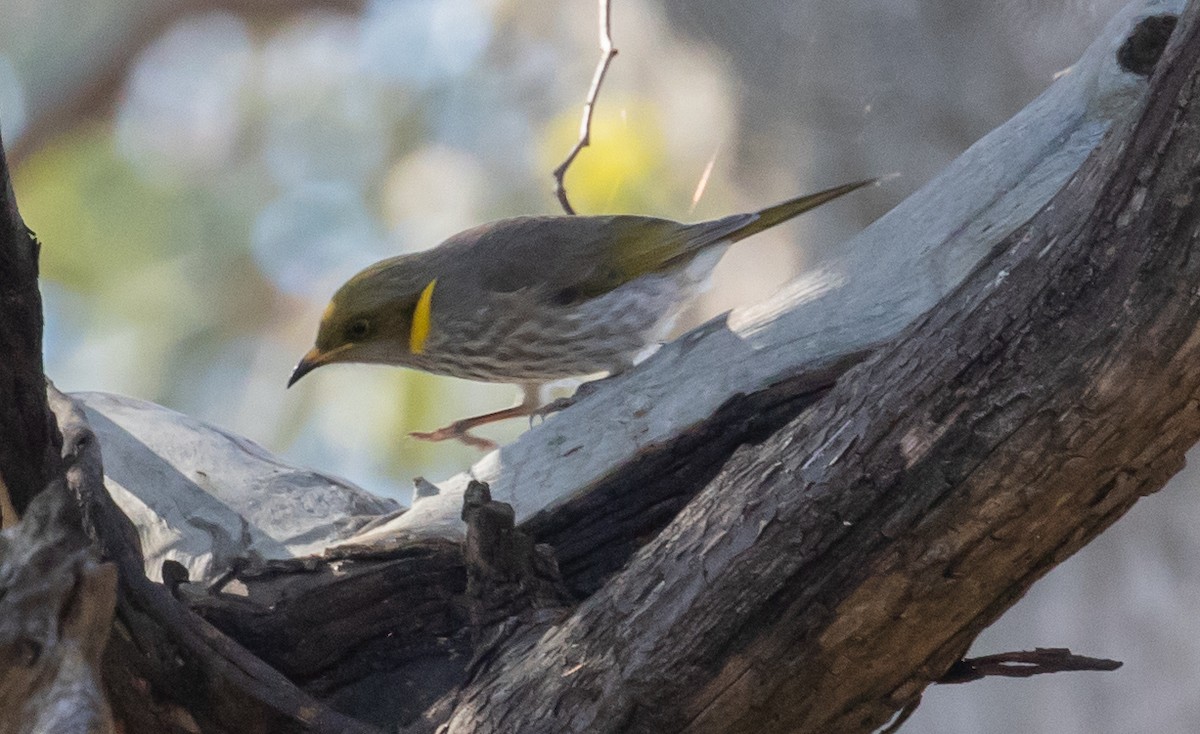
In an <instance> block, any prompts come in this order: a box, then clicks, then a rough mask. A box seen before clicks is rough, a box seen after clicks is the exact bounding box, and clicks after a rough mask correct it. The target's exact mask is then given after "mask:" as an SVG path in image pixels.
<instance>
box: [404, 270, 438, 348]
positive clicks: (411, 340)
mask: <svg viewBox="0 0 1200 734" xmlns="http://www.w3.org/2000/svg"><path fill="white" fill-rule="evenodd" d="M435 285H437V278H434V279H433V280H431V281H429V285H427V286H425V290H423V291H421V296H420V297H419V298H418V299H417V306H416V308H414V309H413V317H412V326H411V327H410V328H409V331H408V350H409V351H410V352H412V353H413V354H420V353H421V352H424V351H425V342H426V340H428V339H429V329H430V327H431V326H432V324H431V323H430V317H431V316H432V315H433V287H434V286H435Z"/></svg>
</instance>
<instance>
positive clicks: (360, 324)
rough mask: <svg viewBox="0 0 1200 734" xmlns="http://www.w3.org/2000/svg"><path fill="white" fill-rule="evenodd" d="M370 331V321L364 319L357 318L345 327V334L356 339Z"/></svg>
mask: <svg viewBox="0 0 1200 734" xmlns="http://www.w3.org/2000/svg"><path fill="white" fill-rule="evenodd" d="M370 331H371V323H370V322H369V321H367V320H366V319H358V320H357V321H351V322H350V325H349V326H347V327H346V336H347V337H348V338H350V339H351V340H358V339H362V338H363V337H365V336H366V335H367V334H369V333H370Z"/></svg>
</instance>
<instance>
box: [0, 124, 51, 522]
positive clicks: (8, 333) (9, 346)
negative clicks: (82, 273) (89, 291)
mask: <svg viewBox="0 0 1200 734" xmlns="http://www.w3.org/2000/svg"><path fill="white" fill-rule="evenodd" d="M2 148H3V141H2V140H0V354H2V355H4V358H3V359H0V493H2V492H3V489H4V488H5V487H7V489H8V496H9V499H10V500H11V502H12V505H13V507H14V508H15V509H16V511H17V512H18V513H20V512H23V511H24V510H25V508H26V507H27V506H28V505H29V502H30V501H31V500H32V499H33V496H34V495H35V494H37V493H38V492H40V491H42V488H43V487H45V486H46V485H47V484H48V483H49V482H50V480H51V479H53V478H54V477H56V476H58V475H59V463H58V453H59V437H58V432H57V429H56V428H55V425H54V417H53V416H52V415H51V414H50V409H49V408H48V407H47V406H46V392H45V389H44V385H45V378H44V377H43V376H42V296H41V293H40V292H39V291H38V284H37V272H38V271H37V256H38V243H37V239H35V238H34V236H33V233H32V232H30V231H29V229H28V228H27V227H26V226H25V222H24V221H23V220H22V219H21V215H20V214H19V213H18V212H17V201H16V197H15V196H14V195H13V189H12V181H11V180H10V179H9V175H8V166H7V164H5V163H4V161H3V152H2Z"/></svg>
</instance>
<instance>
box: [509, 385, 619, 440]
mask: <svg viewBox="0 0 1200 734" xmlns="http://www.w3.org/2000/svg"><path fill="white" fill-rule="evenodd" d="M614 376H615V375H610V376H608V377H602V378H600V379H599V380H592V381H590V382H585V383H583V384H582V385H580V386H579V387H577V388H575V393H574V394H573V395H571V396H570V397H568V398H556V399H554V400H551V401H550V402H548V403H546V404H545V405H543V406H542V407H540V408H537V409H535V410H532V411H530V412H529V427H530V428H532V427H533V420H534V418H540V419H541V420H546V416H548V415H550V414H551V413H557V412H559V411H560V410H566V409H567V408H569V407H571V406H572V405H574V404H575V403H578V402H579V401H580V400H583V399H584V398H586V397H588V396H590V395H592V394H594V393H595V392H596V391H597V390H599V389H600V386H601V385H603V384H604V383H606V382H608V381H609V380H611V379H612V378H613V377H614Z"/></svg>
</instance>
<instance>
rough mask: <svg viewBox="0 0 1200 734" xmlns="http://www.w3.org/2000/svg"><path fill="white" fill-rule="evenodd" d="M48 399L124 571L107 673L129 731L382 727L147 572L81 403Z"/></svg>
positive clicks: (71, 476)
mask: <svg viewBox="0 0 1200 734" xmlns="http://www.w3.org/2000/svg"><path fill="white" fill-rule="evenodd" d="M50 405H51V408H52V409H53V410H54V413H55V415H56V417H57V418H58V425H59V428H60V429H61V431H62V436H63V456H64V464H65V466H66V478H67V483H68V486H69V487H70V489H71V491H72V493H73V494H74V495H75V496H76V497H77V498H78V502H79V505H80V507H81V508H82V511H83V519H84V526H85V527H86V528H87V530H88V532H89V534H91V535H93V536H95V537H96V538H97V539H98V544H99V547H100V549H101V551H102V553H103V555H104V557H105V559H107V560H109V561H111V562H113V563H114V564H115V565H116V567H117V570H118V573H119V579H120V583H119V585H118V601H117V611H116V623H115V624H114V626H113V629H112V635H111V638H110V640H109V646H108V649H107V651H106V654H105V657H104V678H105V683H106V685H107V688H108V692H109V697H110V701H111V702H112V705H113V710H114V715H115V716H116V719H117V720H118V721H119V722H120V724H121V726H122V727H123V728H124V730H125V731H130V732H195V731H197V730H200V731H204V732H349V733H358V734H373V733H375V732H377V731H378V730H377V729H375V728H373V727H371V726H368V725H366V724H362V723H360V722H357V721H355V720H354V719H351V718H349V717H346V716H342V715H340V714H337V713H335V712H333V711H331V710H330V709H328V708H326V707H325V706H323V705H321V704H320V703H319V702H318V701H316V700H315V699H313V698H312V697H310V696H308V695H306V694H305V693H303V692H302V691H300V690H299V689H298V688H297V687H296V686H295V685H294V684H293V683H291V682H290V681H289V680H288V679H287V678H286V677H284V676H283V674H281V673H279V672H278V671H277V670H275V669H273V668H271V667H270V666H268V665H267V664H265V663H263V662H262V661H261V660H259V659H258V658H256V657H255V656H253V655H252V654H250V653H249V652H247V651H246V650H245V649H244V648H243V647H242V646H240V645H239V644H238V643H237V642H235V641H233V640H232V639H230V638H228V637H226V636H225V635H224V634H222V633H221V632H219V631H218V630H217V629H216V628H215V627H213V626H212V625H211V624H209V623H208V622H205V621H204V620H203V619H201V618H200V617H199V616H197V615H196V614H195V613H193V612H192V611H190V610H189V609H188V608H187V607H186V606H185V605H184V604H183V603H182V602H180V601H177V600H176V599H174V598H172V597H171V595H170V593H169V592H168V589H167V587H166V586H164V585H163V584H159V583H155V582H152V581H150V580H149V579H148V578H146V575H145V573H144V572H143V565H144V564H143V560H142V555H141V551H140V549H139V548H138V534H137V530H136V529H135V528H134V526H133V524H132V523H131V522H130V521H129V519H128V518H127V517H125V515H123V514H122V513H121V511H120V510H119V509H118V508H117V506H116V504H115V503H114V502H113V501H112V498H110V497H109V495H108V492H107V491H106V490H105V487H104V469H103V464H102V459H101V454H100V444H99V442H98V441H97V440H96V436H95V434H94V433H93V432H92V430H91V428H90V426H89V425H88V423H87V419H86V418H85V416H84V413H83V410H82V408H81V407H80V406H79V405H77V404H76V403H74V402H72V401H71V399H70V398H68V397H67V396H65V395H63V394H62V393H59V392H58V391H57V390H54V389H53V388H52V389H51V392H50Z"/></svg>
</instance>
